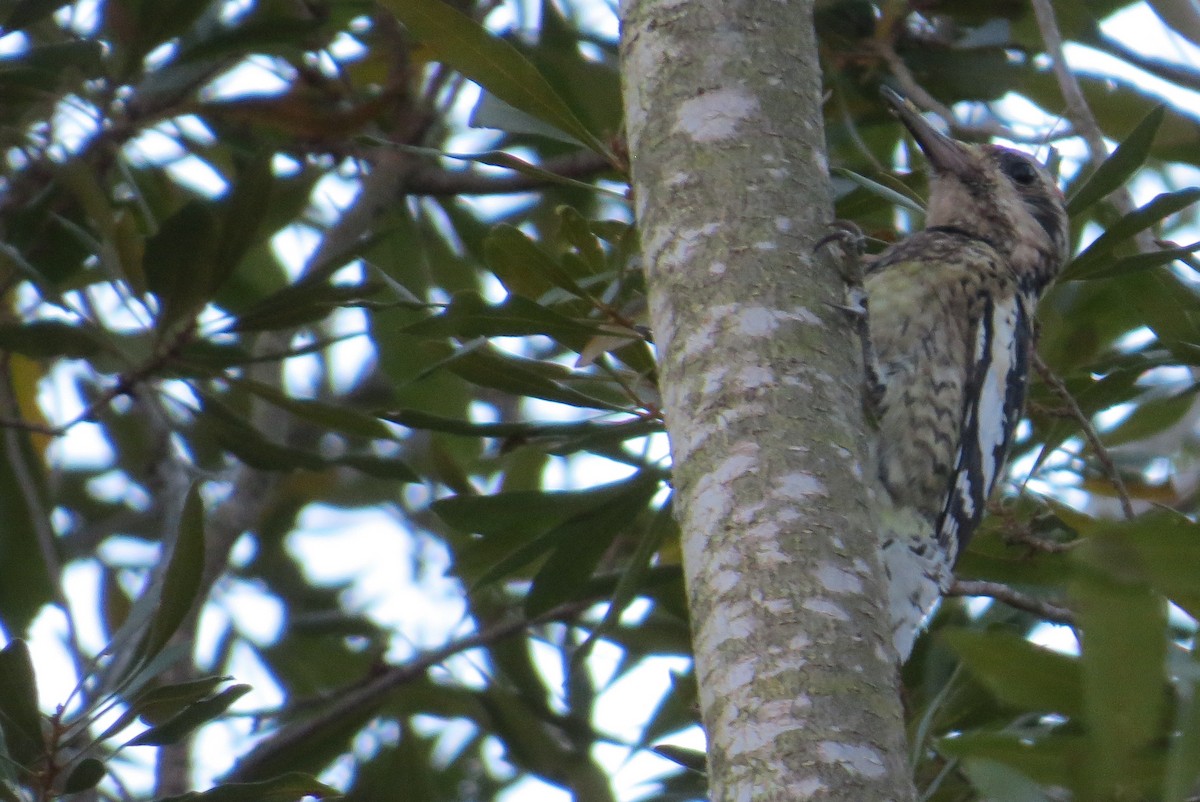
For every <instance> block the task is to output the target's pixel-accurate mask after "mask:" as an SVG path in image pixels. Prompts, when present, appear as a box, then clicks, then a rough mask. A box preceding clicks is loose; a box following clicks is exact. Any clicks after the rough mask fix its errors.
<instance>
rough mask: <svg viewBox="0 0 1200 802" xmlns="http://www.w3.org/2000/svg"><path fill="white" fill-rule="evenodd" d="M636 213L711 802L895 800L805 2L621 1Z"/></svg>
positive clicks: (874, 585) (852, 378)
mask: <svg viewBox="0 0 1200 802" xmlns="http://www.w3.org/2000/svg"><path fill="white" fill-rule="evenodd" d="M623 23H624V32H623V44H622V57H623V73H624V82H625V98H626V99H625V104H626V114H627V127H628V137H629V152H630V157H631V160H632V166H633V185H634V193H635V198H636V204H635V208H636V210H637V217H638V221H639V224H640V227H641V234H642V243H643V255H644V259H645V264H646V270H647V274H648V276H649V283H650V304H651V320H652V323H653V327H654V334H655V339H656V342H657V343H658V347H659V349H660V358H661V362H662V366H661V379H662V381H661V383H662V390H663V401H664V410H665V412H666V416H667V427H668V430H669V432H670V436H671V449H672V456H673V459H674V471H675V476H674V487H675V500H676V509H677V510H678V514H679V516H680V521H681V523H682V527H683V538H684V544H683V545H684V568H685V571H686V574H687V580H688V592H689V602H690V606H691V614H692V622H693V633H694V634H693V637H694V640H695V651H696V665H697V674H698V678H699V683H700V694H701V704H702V707H703V715H704V723H705V727H706V730H707V733H708V748H709V779H710V783H711V787H712V799H713V800H717V801H720V800H735V799H737V800H747V799H752V798H753V799H789V800H796V799H809V798H819V799H837V800H856V802H866V801H867V800H883V799H889V800H909V799H912V798H913V795H914V794H913V789H912V783H911V780H910V779H909V777H908V771H907V768H906V761H905V748H904V743H905V739H904V730H903V720H902V714H901V707H900V702H899V694H898V678H897V671H896V666H895V664H894V660H893V659H892V657H891V648H890V646H889V643H888V641H887V637H888V633H889V624H888V618H887V615H886V614H885V609H886V608H885V606H884V599H885V598H886V592H885V587H884V583H883V580H882V573H881V569H880V568H879V556H878V546H877V542H876V539H875V536H874V535H873V534H872V528H871V524H870V511H869V505H868V503H867V502H868V498H867V493H868V491H867V490H865V489H864V473H865V468H864V465H865V464H866V460H865V457H864V455H865V451H866V449H865V447H864V443H865V437H864V432H865V423H864V420H863V416H862V412H861V409H862V405H861V401H860V392H861V383H862V372H861V368H860V366H859V365H858V364H857V363H856V358H855V353H856V349H857V347H858V345H857V342H856V339H855V337H854V334H853V331H852V326H851V325H850V322H849V321H848V320H846V319H845V317H844V315H843V313H841V312H839V311H838V310H837V309H835V308H834V307H833V306H832V304H836V303H840V302H841V298H842V287H841V281H840V278H839V276H838V273H837V271H836V270H835V269H834V266H833V265H832V264H831V261H830V260H826V259H823V258H818V255H817V254H815V253H814V244H815V243H816V241H817V240H818V239H820V237H822V236H823V235H825V234H826V233H828V231H829V229H828V224H829V222H830V221H831V220H832V218H833V212H832V203H831V198H830V187H829V179H828V174H827V170H828V165H827V160H826V155H825V144H824V130H823V126H822V117H821V106H820V100H821V87H820V71H819V66H818V62H817V50H816V41H815V35H814V32H813V28H812V4H811V3H809V2H804V3H788V4H785V3H778V2H773V1H771V0H723V1H721V2H717V0H680V1H678V2H664V1H663V0H631V1H630V2H628V3H627V5H626V7H625V8H624V20H623Z"/></svg>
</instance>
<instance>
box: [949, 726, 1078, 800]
mask: <svg viewBox="0 0 1200 802" xmlns="http://www.w3.org/2000/svg"><path fill="white" fill-rule="evenodd" d="M1086 749H1087V746H1086V744H1085V743H1084V739H1083V737H1082V736H1078V735H1063V736H1056V735H1051V736H1043V737H1038V738H1036V739H1035V738H1031V737H1030V736H1029V735H1028V734H1026V733H1024V732H1013V733H998V732H987V731H975V732H968V733H964V734H962V735H959V736H955V737H950V738H942V739H940V740H939V741H938V742H937V750H938V752H940V753H942V754H943V755H946V756H947V757H960V758H964V759H976V760H979V759H984V760H992V761H997V762H999V763H1003V764H1004V765H1006V766H1011V767H1012V768H1014V769H1016V770H1017V771H1019V772H1020V773H1021V774H1023V775H1025V776H1026V777H1029V778H1031V779H1032V780H1034V781H1035V782H1037V783H1040V784H1042V785H1061V786H1066V787H1070V786H1071V785H1072V784H1073V780H1074V777H1073V771H1072V766H1073V765H1078V762H1079V760H1080V757H1081V755H1082V754H1083V753H1084V751H1085V750H1086Z"/></svg>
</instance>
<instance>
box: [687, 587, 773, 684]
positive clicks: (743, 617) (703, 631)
mask: <svg viewBox="0 0 1200 802" xmlns="http://www.w3.org/2000/svg"><path fill="white" fill-rule="evenodd" d="M757 623H758V615H757V613H756V611H755V610H754V608H753V607H752V606H751V605H750V604H749V603H747V602H743V603H740V604H738V603H729V604H718V605H715V606H714V607H713V608H712V610H711V612H710V613H709V617H708V620H707V621H706V622H705V623H704V626H701V627H698V628H697V630H696V633H695V639H696V648H697V649H698V648H700V646H701V644H703V645H704V646H705V647H706V648H709V649H713V650H714V653H715V650H716V649H719V648H721V646H722V645H724V644H726V643H728V642H729V641H731V640H732V641H737V647H738V648H739V649H741V647H742V643H743V641H745V640H746V638H747V637H749V636H750V634H751V633H752V632H754V626H755V624H757ZM708 685H709V687H714V688H728V687H732V686H729V685H727V684H725V683H721V682H712V683H708Z"/></svg>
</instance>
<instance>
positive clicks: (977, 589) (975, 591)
mask: <svg viewBox="0 0 1200 802" xmlns="http://www.w3.org/2000/svg"><path fill="white" fill-rule="evenodd" d="M946 595H947V596H987V597H988V598H991V599H995V600H996V601H998V602H1004V603H1005V604H1007V605H1008V606H1009V607H1012V608H1014V609H1017V610H1024V611H1025V612H1027V613H1032V614H1033V615H1036V616H1037V617H1038V618H1044V619H1045V620H1047V621H1052V622H1054V623H1055V624H1063V625H1065V626H1069V627H1073V626H1075V623H1076V622H1075V613H1073V612H1071V611H1070V610H1068V609H1067V608H1066V607H1060V606H1059V605H1057V604H1052V603H1051V602H1046V601H1042V600H1041V599H1035V598H1033V597H1032V596H1027V595H1025V594H1024V593H1021V592H1020V591H1018V590H1014V589H1012V588H1011V587H1009V586H1008V585H1005V584H1003V583H1002V582H985V581H982V580H969V579H956V580H954V584H953V585H951V586H950V590H948V591H947V592H946Z"/></svg>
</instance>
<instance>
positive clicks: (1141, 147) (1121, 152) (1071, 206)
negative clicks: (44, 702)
mask: <svg viewBox="0 0 1200 802" xmlns="http://www.w3.org/2000/svg"><path fill="white" fill-rule="evenodd" d="M1166 113H1167V107H1166V106H1163V105H1159V106H1155V107H1154V110H1153V111H1151V112H1150V113H1149V114H1147V115H1146V116H1145V117H1143V118H1142V121H1141V122H1139V123H1138V124H1137V127H1136V128H1134V129H1133V131H1131V132H1130V133H1129V136H1127V137H1125V139H1124V140H1123V141H1122V142H1121V144H1120V145H1118V146H1117V149H1116V150H1114V151H1113V152H1112V153H1111V154H1110V155H1109V157H1108V158H1107V159H1105V160H1104V162H1103V163H1101V165H1100V166H1099V167H1097V168H1096V172H1094V173H1092V174H1091V175H1090V176H1088V177H1087V179H1085V180H1084V182H1083V183H1082V184H1081V185H1080V186H1079V187H1078V188H1077V189H1076V190H1075V191H1074V192H1072V193H1071V197H1070V198H1068V199H1067V214H1069V215H1071V216H1072V217H1074V216H1075V215H1077V214H1079V213H1080V212H1082V211H1085V210H1086V209H1088V207H1090V206H1091V205H1092V204H1094V203H1096V202H1097V201H1099V200H1100V199H1102V198H1104V197H1105V196H1107V195H1108V194H1109V193H1111V192H1113V191H1115V190H1117V189H1119V188H1120V187H1122V186H1124V185H1125V182H1127V181H1128V180H1129V179H1130V178H1132V177H1133V174H1134V173H1136V172H1137V171H1138V170H1140V169H1141V168H1142V167H1143V166H1144V165H1145V164H1146V159H1148V158H1149V157H1150V146H1151V145H1153V144H1154V137H1155V135H1157V134H1158V129H1159V127H1160V126H1161V125H1162V122H1163V118H1164V117H1165V116H1166Z"/></svg>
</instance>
